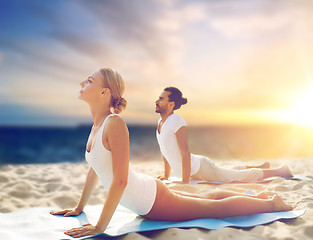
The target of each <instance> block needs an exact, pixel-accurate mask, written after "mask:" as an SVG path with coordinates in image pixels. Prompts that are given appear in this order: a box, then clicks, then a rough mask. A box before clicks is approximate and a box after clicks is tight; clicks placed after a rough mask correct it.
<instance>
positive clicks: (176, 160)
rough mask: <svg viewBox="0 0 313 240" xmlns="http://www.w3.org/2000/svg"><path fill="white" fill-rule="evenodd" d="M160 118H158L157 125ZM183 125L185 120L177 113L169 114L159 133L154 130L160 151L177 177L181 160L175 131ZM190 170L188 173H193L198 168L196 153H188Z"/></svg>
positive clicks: (180, 171) (179, 174) (180, 174)
mask: <svg viewBox="0 0 313 240" xmlns="http://www.w3.org/2000/svg"><path fill="white" fill-rule="evenodd" d="M160 121H161V119H159V122H158V125H159V124H160ZM183 126H187V124H186V122H185V120H184V119H183V118H182V117H181V116H180V115H178V114H174V113H173V114H171V115H170V116H168V118H167V119H166V120H165V122H164V123H163V125H162V127H161V133H159V132H158V130H156V137H157V140H158V143H159V147H160V151H161V153H162V155H163V156H164V157H165V158H166V160H167V161H168V163H169V165H170V166H171V168H172V169H173V171H174V174H175V175H176V176H177V177H182V165H183V163H182V162H183V160H182V156H181V152H180V149H179V146H178V142H177V138H176V132H177V131H178V130H179V129H180V128H181V127H183ZM190 159H191V171H190V175H194V174H195V173H196V172H198V170H199V168H200V160H199V157H198V156H197V155H194V154H190Z"/></svg>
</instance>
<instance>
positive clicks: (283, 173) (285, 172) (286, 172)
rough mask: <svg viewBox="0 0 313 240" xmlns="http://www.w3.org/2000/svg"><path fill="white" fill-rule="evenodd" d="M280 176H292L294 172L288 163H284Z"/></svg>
mask: <svg viewBox="0 0 313 240" xmlns="http://www.w3.org/2000/svg"><path fill="white" fill-rule="evenodd" d="M279 172H280V176H281V177H292V176H293V175H292V173H291V172H290V169H289V167H288V166H287V165H283V166H282V167H281V168H280V169H279Z"/></svg>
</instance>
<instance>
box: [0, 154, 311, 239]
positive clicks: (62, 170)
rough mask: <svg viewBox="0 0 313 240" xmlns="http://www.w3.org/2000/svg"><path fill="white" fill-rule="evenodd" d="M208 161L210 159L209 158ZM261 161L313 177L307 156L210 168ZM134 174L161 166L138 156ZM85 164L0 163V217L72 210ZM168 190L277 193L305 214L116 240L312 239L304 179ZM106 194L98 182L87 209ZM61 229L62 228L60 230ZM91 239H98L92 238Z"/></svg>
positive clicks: (232, 162)
mask: <svg viewBox="0 0 313 240" xmlns="http://www.w3.org/2000/svg"><path fill="white" fill-rule="evenodd" d="M213 160H214V159H213ZM265 160H267V161H269V162H270V163H271V166H272V167H278V166H280V165H282V164H287V165H288V166H289V167H290V169H291V170H292V172H293V173H294V174H296V175H301V176H306V177H310V178H313V174H312V167H311V166H312V162H313V157H302V158H300V157H298V158H281V159H257V160H256V159H254V160H250V161H249V160H246V161H243V160H236V159H233V160H225V161H221V160H217V161H216V164H217V165H221V166H225V167H231V166H233V165H238V164H259V163H262V162H264V161H265ZM131 165H132V167H133V168H134V170H135V171H136V172H140V173H145V174H148V175H151V176H158V175H161V174H162V172H163V162H162V160H161V158H160V159H158V158H152V159H151V158H147V157H146V158H145V157H143V158H141V159H140V160H134V161H132V162H131ZM88 169H89V166H88V164H87V163H86V162H78V163H55V164H3V165H2V166H1V167H0V189H1V191H0V213H8V212H14V211H18V210H21V209H27V208H32V207H51V209H63V208H73V207H75V206H76V204H77V202H78V200H79V197H80V194H81V192H82V189H83V185H84V181H85V177H86V174H87V172H88ZM168 186H169V187H170V188H171V189H175V190H182V191H186V192H191V193H201V192H205V191H211V190H214V189H218V190H223V189H224V190H232V191H236V192H245V191H246V190H248V189H250V190H253V191H254V192H255V193H258V192H261V191H264V192H266V193H267V194H268V195H269V197H271V196H273V195H274V194H279V195H280V196H281V197H282V198H283V199H284V200H285V201H286V202H287V203H288V204H290V205H292V206H294V209H295V210H301V209H305V210H306V213H305V215H303V216H301V217H299V218H297V219H295V220H289V221H275V222H273V223H270V224H266V225H261V226H256V227H253V228H248V229H239V228H231V227H227V228H223V229H220V230H203V229H199V228H191V229H177V228H174V229H168V230H158V231H152V232H147V233H142V234H141V233H140V234H139V233H132V234H127V235H125V236H121V237H118V239H125V240H132V239H154V240H157V239H177V240H178V239H186V240H187V239H199V240H200V239H312V238H313V184H312V181H307V180H300V181H295V180H286V179H281V178H279V179H275V180H273V181H271V182H269V183H262V184H260V183H230V184H222V185H207V184H205V185H204V184H197V185H186V184H179V183H169V184H168ZM106 195H107V190H105V189H104V188H103V187H102V185H101V184H100V183H98V185H97V187H96V188H95V190H94V192H93V194H92V197H91V198H90V200H89V201H88V205H99V204H103V203H104V201H105V198H106ZM64 230H66V229H64ZM94 239H104V238H103V237H102V238H101V237H98V238H94Z"/></svg>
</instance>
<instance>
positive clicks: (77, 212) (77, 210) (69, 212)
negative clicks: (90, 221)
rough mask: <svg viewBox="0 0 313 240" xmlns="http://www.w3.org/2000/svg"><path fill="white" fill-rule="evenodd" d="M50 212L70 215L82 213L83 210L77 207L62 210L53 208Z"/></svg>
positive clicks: (65, 215)
mask: <svg viewBox="0 0 313 240" xmlns="http://www.w3.org/2000/svg"><path fill="white" fill-rule="evenodd" d="M50 213H51V214H52V215H63V216H64V217H68V216H78V215H79V214H81V213H82V211H81V210H79V209H77V208H75V209H74V210H69V209H66V210H61V211H54V210H51V211H50Z"/></svg>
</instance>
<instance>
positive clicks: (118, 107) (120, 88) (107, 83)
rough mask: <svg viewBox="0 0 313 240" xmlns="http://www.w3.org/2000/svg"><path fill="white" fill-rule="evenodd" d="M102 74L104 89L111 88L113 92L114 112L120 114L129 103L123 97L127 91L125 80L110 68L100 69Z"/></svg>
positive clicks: (112, 104)
mask: <svg viewBox="0 0 313 240" xmlns="http://www.w3.org/2000/svg"><path fill="white" fill-rule="evenodd" d="M100 72H101V73H102V75H103V77H104V78H103V83H104V87H106V88H109V89H110V91H111V107H112V108H113V112H114V113H116V114H118V113H120V112H121V111H123V110H124V109H125V108H126V105H127V101H126V100H125V99H124V98H123V97H122V95H123V93H124V90H125V84H124V80H123V79H122V77H121V75H120V74H119V73H118V72H114V71H113V70H112V69H110V68H100Z"/></svg>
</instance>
